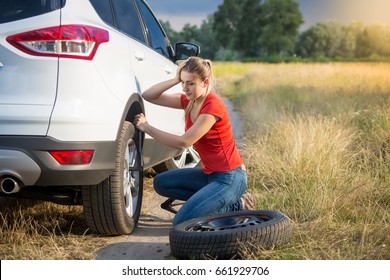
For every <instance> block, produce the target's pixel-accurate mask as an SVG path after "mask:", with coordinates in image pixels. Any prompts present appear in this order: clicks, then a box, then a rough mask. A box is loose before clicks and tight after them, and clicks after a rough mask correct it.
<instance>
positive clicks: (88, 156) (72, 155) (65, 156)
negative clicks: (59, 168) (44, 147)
mask: <svg viewBox="0 0 390 280" xmlns="http://www.w3.org/2000/svg"><path fill="white" fill-rule="evenodd" d="M49 153H50V154H51V156H52V157H53V158H54V159H55V160H56V161H57V162H58V163H59V164H61V165H68V164H89V163H90V162H91V160H92V156H93V153H94V151H93V150H81V151H49Z"/></svg>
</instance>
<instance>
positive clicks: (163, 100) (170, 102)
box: [142, 63, 184, 109]
mask: <svg viewBox="0 0 390 280" xmlns="http://www.w3.org/2000/svg"><path fill="white" fill-rule="evenodd" d="M183 65H184V63H183V64H182V65H180V66H179V67H178V68H177V71H176V76H175V78H173V79H170V80H167V81H163V82H161V83H158V84H155V85H153V86H151V87H150V88H148V89H147V90H145V91H144V92H143V93H142V97H143V98H144V99H145V100H147V101H149V102H150V103H153V104H156V105H161V106H165V107H170V108H175V109H182V107H181V101H180V95H181V94H180V93H171V94H169V93H165V91H167V90H168V89H170V88H171V87H174V86H175V85H177V84H179V83H180V82H181V79H180V73H181V69H182V68H183Z"/></svg>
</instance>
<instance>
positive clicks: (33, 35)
mask: <svg viewBox="0 0 390 280" xmlns="http://www.w3.org/2000/svg"><path fill="white" fill-rule="evenodd" d="M108 40H109V35H108V31H106V30H103V29H100V28H97V27H92V26H86V25H62V26H55V27H49V28H44V29H38V30H33V31H28V32H25V33H21V34H16V35H13V36H10V37H8V38H7V41H8V43H10V44H11V45H13V46H14V47H16V48H18V49H19V50H21V51H23V52H25V53H28V54H31V55H37V56H54V57H67V58H78V59H87V60H92V59H93V57H94V55H95V53H96V51H97V49H98V47H99V45H100V44H101V43H104V42H108Z"/></svg>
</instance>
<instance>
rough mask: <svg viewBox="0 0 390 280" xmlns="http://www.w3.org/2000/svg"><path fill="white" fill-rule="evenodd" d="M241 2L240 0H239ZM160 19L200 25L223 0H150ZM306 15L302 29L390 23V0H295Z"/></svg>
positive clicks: (176, 26) (176, 25)
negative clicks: (326, 24)
mask: <svg viewBox="0 0 390 280" xmlns="http://www.w3.org/2000/svg"><path fill="white" fill-rule="evenodd" d="M237 1H240V0H237ZM147 2H148V3H149V5H150V7H151V8H152V10H153V11H154V12H155V14H156V16H157V18H158V19H160V20H163V21H169V22H170V24H171V27H172V28H173V29H175V30H176V31H180V30H181V28H182V27H183V26H184V24H186V23H190V24H195V25H200V24H201V23H202V21H203V20H205V19H206V18H207V15H210V14H213V13H214V12H215V11H217V9H218V6H219V5H220V4H222V3H223V0H196V1H193V0H147ZM296 2H297V3H298V4H299V7H300V10H301V13H302V15H303V18H304V21H305V22H304V24H303V25H302V26H301V30H306V29H308V28H309V27H311V26H313V25H314V24H315V23H317V22H328V21H330V20H336V21H338V22H339V23H341V24H348V23H350V22H353V21H361V22H363V23H364V24H365V25H370V24H372V23H376V22H380V23H384V24H387V25H389V26H390V0H296Z"/></svg>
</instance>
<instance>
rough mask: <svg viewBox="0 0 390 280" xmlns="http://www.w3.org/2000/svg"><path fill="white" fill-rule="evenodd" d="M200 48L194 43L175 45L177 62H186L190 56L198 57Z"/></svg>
mask: <svg viewBox="0 0 390 280" xmlns="http://www.w3.org/2000/svg"><path fill="white" fill-rule="evenodd" d="M199 53H200V47H199V46H198V45H196V44H192V43H176V44H175V61H178V60H185V59H187V58H189V57H190V56H198V55H199Z"/></svg>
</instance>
